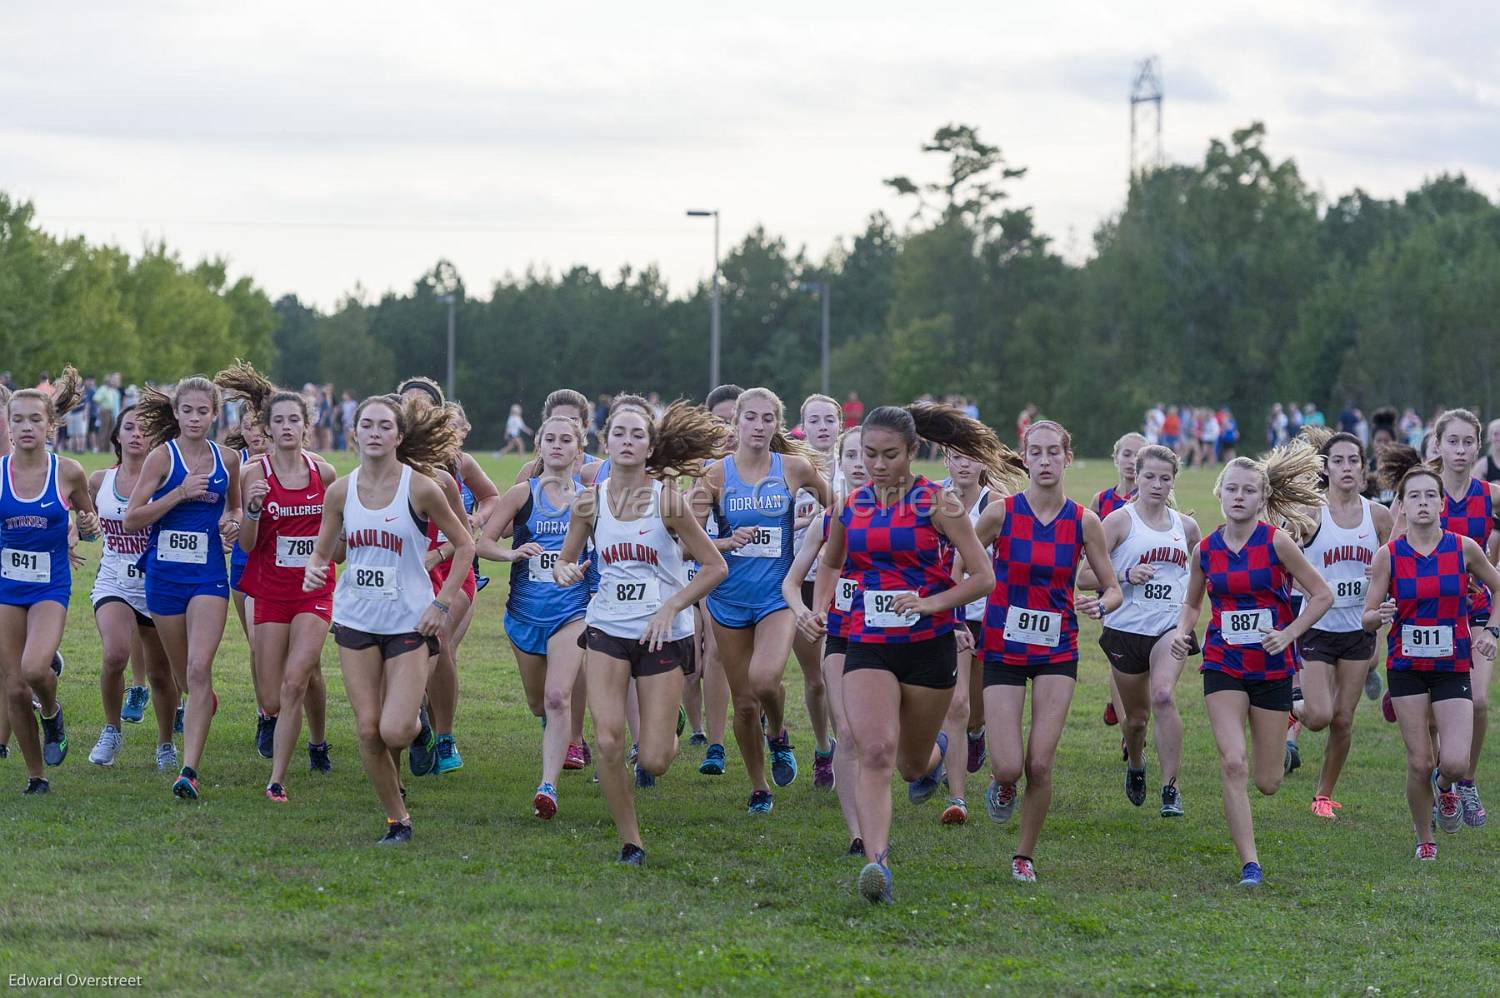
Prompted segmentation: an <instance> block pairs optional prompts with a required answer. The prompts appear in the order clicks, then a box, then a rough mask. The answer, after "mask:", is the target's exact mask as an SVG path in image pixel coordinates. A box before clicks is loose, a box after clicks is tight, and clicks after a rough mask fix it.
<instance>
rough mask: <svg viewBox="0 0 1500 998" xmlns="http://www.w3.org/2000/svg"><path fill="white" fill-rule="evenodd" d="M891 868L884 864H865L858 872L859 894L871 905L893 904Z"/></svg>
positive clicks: (893, 892) (893, 893)
mask: <svg viewBox="0 0 1500 998" xmlns="http://www.w3.org/2000/svg"><path fill="white" fill-rule="evenodd" d="M892 881H893V878H892V877H891V868H890V867H888V866H886V865H885V864H884V863H866V864H865V867H864V869H862V870H860V871H859V894H860V896H861V897H863V898H864V899H865V900H866V901H868V902H870V903H871V904H893V903H894V902H895V900H896V895H895V891H894V890H893V889H892V887H893V884H892Z"/></svg>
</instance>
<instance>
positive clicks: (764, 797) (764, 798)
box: [750, 790, 771, 814]
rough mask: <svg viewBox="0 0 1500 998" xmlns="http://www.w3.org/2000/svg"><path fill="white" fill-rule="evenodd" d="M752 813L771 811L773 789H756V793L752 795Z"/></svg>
mask: <svg viewBox="0 0 1500 998" xmlns="http://www.w3.org/2000/svg"><path fill="white" fill-rule="evenodd" d="M750 813H751V814H770V813H771V791H769V790H757V791H755V793H753V794H751V795H750Z"/></svg>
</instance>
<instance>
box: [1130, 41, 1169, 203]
mask: <svg viewBox="0 0 1500 998" xmlns="http://www.w3.org/2000/svg"><path fill="white" fill-rule="evenodd" d="M1161 102H1162V88H1161V67H1160V66H1159V65H1158V64H1157V59H1156V56H1154V55H1153V56H1151V57H1149V58H1147V59H1143V60H1141V64H1140V65H1139V66H1137V67H1136V70H1135V81H1134V82H1133V83H1131V85H1130V177H1131V179H1132V180H1134V179H1135V178H1136V177H1139V176H1140V175H1141V174H1143V173H1145V172H1147V171H1148V170H1154V169H1156V168H1157V167H1159V166H1161V165H1162V164H1163V163H1164V162H1166V160H1165V157H1164V155H1163V153H1162V147H1161Z"/></svg>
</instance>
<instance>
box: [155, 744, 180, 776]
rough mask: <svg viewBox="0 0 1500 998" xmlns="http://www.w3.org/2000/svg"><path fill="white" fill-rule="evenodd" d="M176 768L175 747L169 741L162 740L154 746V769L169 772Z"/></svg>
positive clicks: (159, 771)
mask: <svg viewBox="0 0 1500 998" xmlns="http://www.w3.org/2000/svg"><path fill="white" fill-rule="evenodd" d="M176 768H177V747H176V746H175V745H173V744H172V743H171V742H162V743H161V744H160V745H158V746H156V771H157V772H158V773H170V772H171V771H172V770H174V769H176Z"/></svg>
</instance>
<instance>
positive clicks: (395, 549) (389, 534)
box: [333, 465, 432, 634]
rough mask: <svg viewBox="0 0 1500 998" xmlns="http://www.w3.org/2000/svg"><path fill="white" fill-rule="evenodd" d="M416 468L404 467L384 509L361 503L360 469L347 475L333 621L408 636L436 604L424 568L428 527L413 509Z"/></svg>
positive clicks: (356, 627) (353, 627) (354, 627)
mask: <svg viewBox="0 0 1500 998" xmlns="http://www.w3.org/2000/svg"><path fill="white" fill-rule="evenodd" d="M411 476H412V470H411V468H410V467H408V466H406V465H402V466H401V482H400V484H398V485H397V486H396V494H395V495H394V496H392V497H391V501H390V504H389V505H387V506H386V507H385V508H384V509H366V508H365V507H364V504H363V503H361V502H360V501H359V469H358V468H356V469H355V470H354V471H352V472H350V473H349V492H348V495H346V496H345V497H344V542H345V545H346V546H347V550H348V554H347V555H346V556H345V562H344V570H343V571H342V572H341V573H339V580H338V585H337V588H335V589H334V592H333V622H334V623H335V624H338V625H339V626H341V627H349V628H352V629H354V630H356V631H364V632H366V633H367V634H406V633H408V632H411V631H415V630H416V629H417V622H418V621H419V620H421V619H422V612H423V611H424V610H426V609H427V607H429V606H431V605H432V579H431V577H430V576H428V574H427V569H426V568H424V567H423V566H422V559H423V557H424V556H425V555H426V554H427V531H426V529H425V528H426V525H425V524H419V523H418V522H417V519H416V513H415V511H414V510H413V509H412V508H411Z"/></svg>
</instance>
